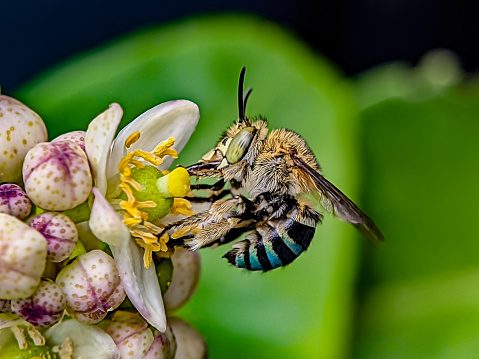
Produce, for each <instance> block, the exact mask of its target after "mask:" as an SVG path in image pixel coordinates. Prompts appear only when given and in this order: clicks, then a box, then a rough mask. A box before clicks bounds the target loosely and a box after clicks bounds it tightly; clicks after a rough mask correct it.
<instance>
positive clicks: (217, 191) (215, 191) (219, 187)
mask: <svg viewBox="0 0 479 359" xmlns="http://www.w3.org/2000/svg"><path fill="white" fill-rule="evenodd" d="M224 186H225V181H224V180H223V179H220V180H219V181H218V182H216V183H214V184H212V185H210V184H203V183H202V184H199V183H197V184H194V185H192V186H191V187H192V189H194V190H205V189H206V190H211V191H212V192H211V194H210V195H209V196H207V197H200V196H195V197H188V200H189V201H190V202H194V203H205V202H210V203H213V202H216V201H217V200H219V199H221V198H223V197H225V196H226V195H228V194H230V193H231V191H230V190H229V189H224Z"/></svg>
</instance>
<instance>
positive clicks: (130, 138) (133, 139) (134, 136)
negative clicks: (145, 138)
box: [125, 131, 140, 148]
mask: <svg viewBox="0 0 479 359" xmlns="http://www.w3.org/2000/svg"><path fill="white" fill-rule="evenodd" d="M139 139H140V132H139V131H136V132H133V133H132V134H131V135H130V136H128V138H127V139H126V141H125V147H126V148H130V146H131V145H132V144H134V143H135V142H136V141H138V140H139Z"/></svg>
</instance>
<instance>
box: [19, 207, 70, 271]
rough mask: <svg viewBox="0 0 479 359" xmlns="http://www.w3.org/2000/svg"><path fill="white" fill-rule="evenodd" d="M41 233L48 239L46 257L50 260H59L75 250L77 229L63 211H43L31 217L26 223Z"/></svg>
mask: <svg viewBox="0 0 479 359" xmlns="http://www.w3.org/2000/svg"><path fill="white" fill-rule="evenodd" d="M28 224H29V225H30V227H32V228H35V229H36V230H37V231H38V232H40V233H41V234H43V236H44V237H45V239H46V240H47V241H48V248H47V249H48V254H47V258H48V259H49V260H51V261H52V262H61V261H63V260H65V259H67V258H68V256H70V254H72V253H73V251H74V250H75V246H76V243H77V241H78V230H77V227H76V226H75V223H73V221H72V220H71V219H70V217H68V216H67V215H65V214H63V213H58V212H45V213H42V214H39V215H38V216H35V217H33V218H32V219H31V220H30V222H29V223H28Z"/></svg>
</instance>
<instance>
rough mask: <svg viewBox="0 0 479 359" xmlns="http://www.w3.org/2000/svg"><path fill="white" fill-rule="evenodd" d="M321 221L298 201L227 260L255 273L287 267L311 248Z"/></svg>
mask: <svg viewBox="0 0 479 359" xmlns="http://www.w3.org/2000/svg"><path fill="white" fill-rule="evenodd" d="M321 219H322V216H321V215H320V214H319V213H318V212H316V211H315V210H314V209H313V208H311V207H310V206H308V205H307V204H306V203H304V202H302V201H298V202H297V204H296V205H295V206H294V207H293V208H292V209H291V210H290V211H289V212H288V213H286V215H285V216H284V218H281V219H278V220H274V221H268V222H266V223H264V224H262V225H260V226H258V227H257V228H256V230H255V231H254V232H253V233H251V234H249V235H248V236H247V237H246V239H245V240H244V241H241V242H239V243H236V244H234V245H233V249H232V250H231V251H229V252H228V253H226V254H225V256H224V257H225V258H226V259H227V260H228V262H230V263H231V264H233V265H234V266H236V267H238V268H246V269H248V270H252V271H257V270H261V271H265V272H266V271H269V270H271V269H275V268H278V267H283V266H285V265H287V264H289V263H291V262H292V261H293V260H295V259H296V258H297V257H298V256H299V255H300V254H301V253H302V252H304V251H305V250H306V249H307V248H308V247H309V244H310V243H311V240H312V239H313V236H314V231H315V228H316V225H317V224H318V223H320V222H321Z"/></svg>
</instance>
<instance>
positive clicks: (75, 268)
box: [56, 249, 126, 323]
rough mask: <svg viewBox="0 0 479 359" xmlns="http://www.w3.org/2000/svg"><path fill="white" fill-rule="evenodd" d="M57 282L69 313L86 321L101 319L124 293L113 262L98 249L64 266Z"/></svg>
mask: <svg viewBox="0 0 479 359" xmlns="http://www.w3.org/2000/svg"><path fill="white" fill-rule="evenodd" d="M56 283H57V284H58V285H59V286H60V288H61V289H62V291H63V293H64V294H65V296H66V301H67V311H68V313H69V314H71V315H72V316H74V317H76V318H77V319H78V320H80V321H83V322H86V323H98V322H99V321H101V320H102V319H103V318H105V316H106V315H107V311H109V310H113V309H115V308H116V307H118V306H119V305H120V304H121V302H123V300H124V299H125V296H126V295H125V291H124V289H123V286H122V284H121V280H120V276H119V273H118V269H117V268H116V265H115V261H114V260H113V258H111V257H110V256H109V255H108V254H106V253H105V252H103V251H101V250H97V249H96V250H93V251H91V252H88V253H85V254H82V255H81V256H78V257H77V259H76V260H75V261H73V263H71V264H70V265H68V266H66V267H65V268H63V269H62V271H61V272H60V273H58V276H57V279H56Z"/></svg>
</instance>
